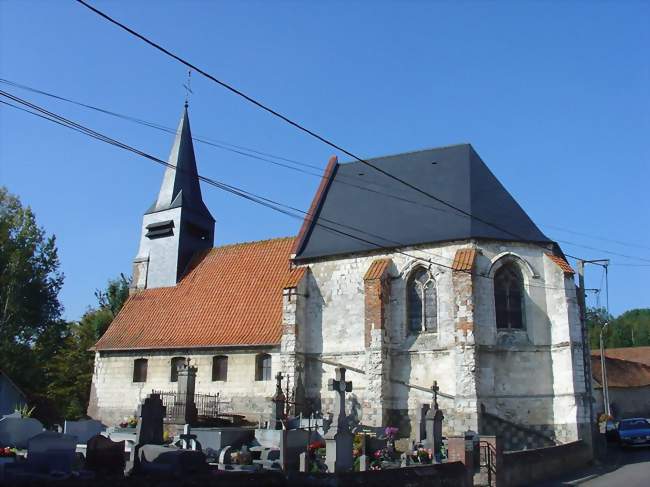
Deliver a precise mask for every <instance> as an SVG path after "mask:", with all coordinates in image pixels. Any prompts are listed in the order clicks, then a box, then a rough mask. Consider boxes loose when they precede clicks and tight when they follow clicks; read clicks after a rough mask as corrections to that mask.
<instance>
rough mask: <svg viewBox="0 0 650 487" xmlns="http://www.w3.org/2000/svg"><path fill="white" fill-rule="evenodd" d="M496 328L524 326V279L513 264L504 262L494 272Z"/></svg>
mask: <svg viewBox="0 0 650 487" xmlns="http://www.w3.org/2000/svg"><path fill="white" fill-rule="evenodd" d="M494 307H495V310H496V315H497V316H496V318H497V328H505V329H509V328H515V329H520V328H523V326H524V280H523V277H522V275H521V272H520V270H519V268H518V267H517V266H516V265H515V264H512V263H511V264H505V265H504V266H503V267H501V268H500V269H499V270H498V271H497V272H496V273H495V274H494Z"/></svg>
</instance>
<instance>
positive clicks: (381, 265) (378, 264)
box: [363, 259, 391, 281]
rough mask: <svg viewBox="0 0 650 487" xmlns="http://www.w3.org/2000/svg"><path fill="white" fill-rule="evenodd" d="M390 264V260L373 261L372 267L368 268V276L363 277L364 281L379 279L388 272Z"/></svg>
mask: <svg viewBox="0 0 650 487" xmlns="http://www.w3.org/2000/svg"><path fill="white" fill-rule="evenodd" d="M390 263H391V260H390V259H377V260H375V261H373V262H372V264H370V267H368V270H367V271H366V275H365V276H363V280H364V281H369V280H372V279H379V278H380V277H381V276H382V275H383V274H384V272H386V269H388V266H389V265H390Z"/></svg>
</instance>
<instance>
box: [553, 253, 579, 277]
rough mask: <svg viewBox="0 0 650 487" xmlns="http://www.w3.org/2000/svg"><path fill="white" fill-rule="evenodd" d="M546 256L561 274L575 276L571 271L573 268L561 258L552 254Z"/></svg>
mask: <svg viewBox="0 0 650 487" xmlns="http://www.w3.org/2000/svg"><path fill="white" fill-rule="evenodd" d="M546 256H547V257H548V258H549V259H551V260H552V261H553V262H555V263H556V264H557V266H558V267H559V268H560V269H562V272H564V273H565V274H575V271H574V270H573V268H572V267H571V266H570V265H569V263H568V262H567V261H566V260H564V259H563V258H562V257H559V256H557V255H554V254H548V253H547V254H546Z"/></svg>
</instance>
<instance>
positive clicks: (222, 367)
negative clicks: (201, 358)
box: [212, 355, 228, 381]
mask: <svg viewBox="0 0 650 487" xmlns="http://www.w3.org/2000/svg"><path fill="white" fill-rule="evenodd" d="M212 380H213V381H217V380H221V381H226V380H228V357H226V356H225V355H217V356H216V357H212Z"/></svg>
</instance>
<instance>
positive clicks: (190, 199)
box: [147, 105, 214, 220]
mask: <svg viewBox="0 0 650 487" xmlns="http://www.w3.org/2000/svg"><path fill="white" fill-rule="evenodd" d="M167 162H168V163H169V164H171V165H172V166H174V168H175V169H174V168H171V167H167V168H166V169H165V175H164V176H163V181H162V184H161V185H160V192H159V193H158V199H157V200H156V202H155V203H154V204H153V205H152V206H151V208H149V210H147V213H155V212H157V211H163V210H168V209H170V208H178V207H180V206H183V207H185V208H188V209H190V210H192V211H194V212H196V213H199V214H203V215H205V216H208V217H209V218H211V219H212V220H214V218H213V217H212V215H211V214H210V211H209V210H208V208H207V207H206V206H205V203H203V198H202V197H201V186H200V185H199V179H198V171H197V169H196V158H195V157H194V144H193V142H192V132H191V130H190V119H189V115H188V113H187V105H185V109H184V110H183V115H182V116H181V120H180V122H179V123H178V129H177V130H176V137H175V138H174V145H173V146H172V150H171V152H170V154H169V159H168V160H167Z"/></svg>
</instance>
